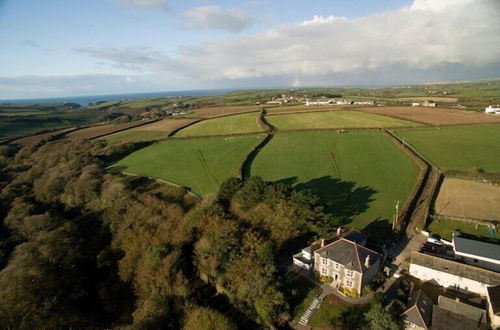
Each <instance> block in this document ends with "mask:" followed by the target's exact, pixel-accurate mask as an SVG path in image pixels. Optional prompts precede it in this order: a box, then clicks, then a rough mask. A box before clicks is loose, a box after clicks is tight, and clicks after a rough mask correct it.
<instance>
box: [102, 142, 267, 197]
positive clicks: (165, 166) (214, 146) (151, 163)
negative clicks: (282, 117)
mask: <svg viewBox="0 0 500 330" xmlns="http://www.w3.org/2000/svg"><path fill="white" fill-rule="evenodd" d="M262 139H263V136H256V135H252V136H238V137H213V138H205V139H185V140H184V139H183V140H180V139H179V140H170V141H164V142H160V143H156V144H153V145H151V146H149V147H146V148H144V149H141V150H139V151H136V152H134V153H132V154H131V155H129V156H127V157H125V158H124V159H122V160H121V161H119V162H118V163H116V164H114V165H112V166H111V168H110V169H111V170H119V171H125V172H129V173H133V174H138V175H143V176H151V177H155V178H159V179H164V180H167V181H170V182H173V183H176V184H179V185H182V186H184V187H186V188H188V189H189V190H191V191H192V192H193V193H195V194H197V195H199V196H203V195H206V194H209V193H214V192H216V191H217V190H218V188H219V185H220V184H221V183H222V182H223V181H224V180H225V179H227V178H229V177H231V176H236V175H237V174H238V169H239V167H240V166H241V164H242V163H243V161H244V160H245V157H246V155H247V154H248V153H249V152H250V151H251V150H252V149H253V148H254V146H255V145H257V144H258V143H259V142H261V141H262Z"/></svg>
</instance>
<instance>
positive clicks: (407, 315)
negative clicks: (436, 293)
mask: <svg viewBox="0 0 500 330" xmlns="http://www.w3.org/2000/svg"><path fill="white" fill-rule="evenodd" d="M409 304H410V307H409V308H408V309H407V310H406V311H405V312H403V314H402V317H403V319H405V320H406V321H408V322H410V323H413V324H415V325H417V326H419V327H421V328H424V329H428V328H429V326H430V324H431V320H432V305H433V304H432V300H431V299H430V298H429V297H428V296H427V295H426V294H425V293H424V292H423V291H422V290H418V291H415V292H413V293H412V295H411V297H410V302H409Z"/></svg>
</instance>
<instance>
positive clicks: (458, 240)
mask: <svg viewBox="0 0 500 330" xmlns="http://www.w3.org/2000/svg"><path fill="white" fill-rule="evenodd" d="M453 247H454V249H455V253H456V252H459V253H467V254H472V255H476V256H479V257H483V258H488V259H493V260H498V261H500V245H497V244H492V243H487V242H482V241H477V240H473V239H468V238H464V237H461V236H453Z"/></svg>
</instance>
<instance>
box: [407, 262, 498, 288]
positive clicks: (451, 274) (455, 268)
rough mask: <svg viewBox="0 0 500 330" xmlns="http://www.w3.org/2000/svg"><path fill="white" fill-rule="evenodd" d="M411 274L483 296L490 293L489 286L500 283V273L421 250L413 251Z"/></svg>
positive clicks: (433, 282)
mask: <svg viewBox="0 0 500 330" xmlns="http://www.w3.org/2000/svg"><path fill="white" fill-rule="evenodd" d="M410 275H411V276H413V277H416V278H418V279H420V280H421V281H424V282H427V281H428V282H430V283H432V284H436V285H440V286H443V287H445V288H452V289H455V290H458V291H462V292H465V293H469V292H472V293H477V294H479V295H481V296H483V297H486V296H487V294H488V293H487V287H488V286H492V285H499V284H500V273H497V272H494V271H491V270H487V269H482V268H479V267H474V266H471V265H466V264H462V263H459V262H456V261H452V260H448V259H444V258H439V257H435V256H431V255H427V254H423V253H419V252H412V255H411V263H410Z"/></svg>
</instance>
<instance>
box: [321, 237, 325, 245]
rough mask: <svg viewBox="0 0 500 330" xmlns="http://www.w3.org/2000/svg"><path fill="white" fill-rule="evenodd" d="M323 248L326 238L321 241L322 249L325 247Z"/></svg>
mask: <svg viewBox="0 0 500 330" xmlns="http://www.w3.org/2000/svg"><path fill="white" fill-rule="evenodd" d="M323 246H325V239H324V238H322V239H321V247H323Z"/></svg>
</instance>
